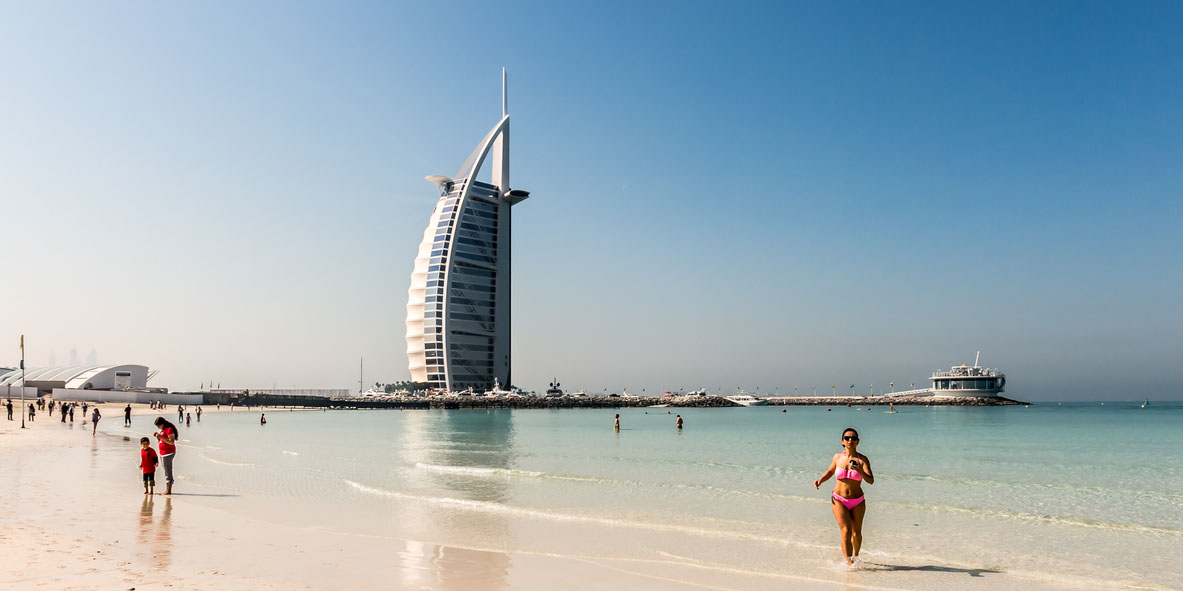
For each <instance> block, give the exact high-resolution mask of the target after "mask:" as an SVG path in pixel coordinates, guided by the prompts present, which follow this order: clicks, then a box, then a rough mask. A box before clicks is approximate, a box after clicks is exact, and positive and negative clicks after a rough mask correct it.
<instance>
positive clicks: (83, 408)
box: [82, 402, 90, 421]
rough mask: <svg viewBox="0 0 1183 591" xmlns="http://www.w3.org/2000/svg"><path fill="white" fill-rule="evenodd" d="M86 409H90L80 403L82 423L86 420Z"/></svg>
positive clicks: (85, 404)
mask: <svg viewBox="0 0 1183 591" xmlns="http://www.w3.org/2000/svg"><path fill="white" fill-rule="evenodd" d="M87 408H90V405H89V404H87V403H85V402H83V403H82V420H84V421H85V420H86V409H87Z"/></svg>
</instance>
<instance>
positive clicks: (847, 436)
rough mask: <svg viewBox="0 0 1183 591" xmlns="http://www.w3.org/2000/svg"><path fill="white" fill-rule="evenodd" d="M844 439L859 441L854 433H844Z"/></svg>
mask: <svg viewBox="0 0 1183 591" xmlns="http://www.w3.org/2000/svg"><path fill="white" fill-rule="evenodd" d="M842 441H858V437H855V436H854V435H843V436H842Z"/></svg>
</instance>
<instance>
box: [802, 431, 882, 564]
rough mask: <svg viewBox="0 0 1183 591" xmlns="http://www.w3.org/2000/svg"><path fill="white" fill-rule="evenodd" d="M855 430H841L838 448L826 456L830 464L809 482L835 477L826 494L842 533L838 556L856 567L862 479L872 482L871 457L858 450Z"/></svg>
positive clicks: (815, 484)
mask: <svg viewBox="0 0 1183 591" xmlns="http://www.w3.org/2000/svg"><path fill="white" fill-rule="evenodd" d="M858 443H859V437H858V431H855V430H854V429H846V430H845V431H843V432H842V447H843V449H842V451H840V452H838V453H836V454H834V457H832V458H830V467H829V468H827V469H826V473H825V474H822V477H821V478H818V479H817V480H814V481H813V487H814V488H821V485H822V483H823V482H825V481H827V480H829V479H830V477H831V476H833V477H835V478H836V479H837V481H836V482H835V483H834V492H832V493H830V506H831V508H832V509H833V511H834V519H835V520H836V521H837V522H838V529H839V530H841V532H842V556H843V557H844V558H846V566H847V567H849V568H858V566H859V565H860V563H861V559H860V558H859V550H861V549H862V546H863V517H865V516H866V514H867V501H866V498H865V497H864V495H863V482H864V481H866V483H867V484H875V475H874V474H872V473H871V460H870V459H869V458H867V456H865V455H863V454H861V453H858Z"/></svg>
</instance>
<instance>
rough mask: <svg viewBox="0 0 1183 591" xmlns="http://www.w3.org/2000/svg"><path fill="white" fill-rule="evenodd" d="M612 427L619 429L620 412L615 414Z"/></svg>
mask: <svg viewBox="0 0 1183 591" xmlns="http://www.w3.org/2000/svg"><path fill="white" fill-rule="evenodd" d="M614 428H615V429H616V430H617V431H619V430H620V414H617V415H616V425H615V426H614Z"/></svg>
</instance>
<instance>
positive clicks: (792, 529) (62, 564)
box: [0, 404, 1178, 591]
mask: <svg viewBox="0 0 1183 591" xmlns="http://www.w3.org/2000/svg"><path fill="white" fill-rule="evenodd" d="M123 408H124V405H122V404H105V405H102V406H101V407H100V409H101V411H102V413H103V415H104V418H103V422H102V423H100V428H99V432H98V435H97V436H95V437H92V436H91V429H90V425H89V424H84V422H83V421H82V420H81V419H80V413H76V415H75V422H74V423H73V424H72V425H71V424H70V423H68V422H67V423H66V424H63V423H61V422H60V420H59V418H58V416H57V414H56V413H55V414H54V416H52V417H51V416H49V415H48V413H47V412H44V411H42V412H39V413H38V415H37V416H38V420H36V421H35V422H30V423H27V425H28V427H29V428H28V429H23V430H22V429H20V421H19V420H14V421H7V420H0V467H2V471H0V474H2V476H0V495H2V498H3V499H4V501H3V502H4V519H5V527H4V528H3V529H2V530H0V544H2V547H3V549H4V551H3V552H2V553H0V588H4V589H54V590H55V591H56V590H61V589H141V590H143V589H165V588H170V589H215V588H216V589H221V590H235V589H248V588H250V589H258V588H263V589H324V588H332V587H346V588H353V589H526V590H532V589H555V588H562V589H605V588H625V589H649V590H659V591H664V590H690V589H719V590H745V591H746V590H764V589H767V590H772V589H784V588H793V589H807V590H808V589H818V590H823V589H824V590H829V589H948V588H958V589H969V590H975V589H983V590H985V589H998V588H1006V589H1084V588H1099V589H1109V588H1131V587H1136V588H1147V589H1170V588H1175V587H1174V585H1173V584H1172V582H1173V581H1177V580H1178V575H1177V573H1174V572H1171V571H1164V570H1161V569H1172V568H1173V567H1171V566H1170V563H1169V562H1162V564H1161V565H1159V566H1156V567H1155V569H1152V570H1151V571H1148V572H1152V573H1155V574H1154V575H1153V577H1154V578H1152V579H1150V580H1143V579H1142V578H1141V577H1140V576H1139V575H1138V574H1137V573H1136V571H1129V572H1125V571H1121V570H1115V568H1114V567H1112V566H1106V567H1104V568H1100V569H1099V570H1096V572H1095V573H1093V574H1089V572H1088V571H1087V570H1085V569H1087V568H1089V567H1088V566H1087V565H1086V564H1085V563H1083V562H1081V561H1080V560H1079V559H1076V558H1074V556H1075V555H1077V554H1082V555H1085V556H1088V553H1089V552H1093V551H1097V552H1100V551H1101V550H1100V549H1102V548H1105V547H1112V546H1111V542H1118V543H1120V544H1121V546H1120V547H1121V548H1122V551H1123V552H1131V553H1134V554H1137V555H1139V556H1142V557H1150V559H1152V560H1159V558H1155V557H1154V555H1153V554H1147V552H1153V551H1154V548H1159V549H1162V548H1171V547H1174V546H1177V541H1176V539H1177V538H1178V533H1177V531H1176V530H1175V529H1173V528H1158V529H1153V528H1150V529H1147V528H1144V527H1140V526H1138V527H1135V526H1133V525H1121V524H1120V523H1117V524H1115V525H1097V524H1092V523H1089V522H1084V521H1072V520H1067V519H1050V518H1047V517H1037V518H1034V519H1030V518H1028V517H1027V516H1024V515H1021V514H1018V513H997V512H996V513H995V516H993V517H991V516H990V514H989V513H983V514H981V515H978V514H977V513H976V512H968V511H964V510H960V509H952V510H951V509H947V508H945V507H943V506H937V505H916V504H914V503H912V504H908V503H901V502H899V501H894V502H893V501H891V495H892V494H893V493H892V491H893V490H894V489H898V488H900V487H901V486H905V485H906V483H907V482H908V481H907V480H903V481H901V480H900V478H899V477H898V476H897V477H895V482H894V483H893V482H891V480H892V478H893V476H891V475H890V473H885V474H886V475H885V476H883V478H884V479H885V483H887V484H886V487H887V488H884V487H883V485H877V486H876V487H875V488H874V489H873V490H871V491H870V492H869V493H868V494H869V495H874V498H872V499H871V500H870V501H868V502H870V503H872V505H871V506H872V511H873V513H870V514H869V515H870V517H869V522H868V523H869V525H870V528H871V530H870V531H871V536H870V538H869V540H870V542H869V546H868V547H867V548H866V549H865V550H867V552H866V553H865V556H866V558H867V565H866V568H865V569H864V570H861V571H855V572H847V571H845V570H844V569H843V568H841V567H840V566H839V565H838V552H837V548H836V544H835V542H834V538H836V533H837V532H836V528H835V527H834V525H833V522H832V517H831V516H830V515H829V511H828V507H827V506H826V505H827V503H826V496H827V493H826V491H824V490H822V491H814V490H813V487H812V486H811V485H809V479H811V478H812V477H813V470H812V469H806V470H804V471H799V470H797V469H795V468H782V467H773V468H762V467H760V466H761V464H764V465H770V464H773V463H777V462H781V463H786V462H792V461H794V460H792V457H791V456H784V455H783V454H781V455H779V456H778V457H779V459H778V460H775V461H771V460H770V461H763V462H762V461H757V460H755V459H754V458H751V457H741V456H738V455H723V456H720V458H719V461H715V462H711V463H703V460H704V459H705V458H704V456H705V454H706V453H708V452H707V450H711V449H715V448H717V446H718V445H719V441H728V440H729V439H728V437H731V436H732V435H729V434H734V433H742V432H743V431H744V430H746V426H747V425H749V424H754V423H751V422H750V421H751V420H753V419H749V418H745V417H753V418H758V419H760V420H762V421H765V423H763V424H765V425H775V424H776V423H777V422H778V421H787V420H793V415H789V414H781V413H779V411H770V412H767V413H760V412H759V411H754V412H755V413H756V414H752V413H753V411H747V410H737V411H727V410H711V409H704V410H702V411H701V414H691V415H688V417H689V420H688V427H687V429H686V430H685V432H682V431H678V432H677V433H674V432H672V431H667V429H666V428H665V426H666V425H665V423H667V422H668V421H669V418H668V417H667V416H665V415H664V413H661V414H643V413H644V412H645V411H640V410H638V411H633V412H634V414H626V415H625V417H624V419H625V421H624V425H625V428H624V429H623V430H622V431H621V432H618V433H617V432H613V431H612V430H611V429H608V428H604V429H596V430H594V431H593V432H594V433H596V435H595V437H600V438H601V439H600V440H595V439H592V440H589V439H587V438H588V437H589V435H588V434H587V433H588V432H586V431H584V432H583V433H584V434H583V435H580V436H579V437H577V438H575V439H574V440H571V441H570V443H569V444H568V447H567V448H565V449H562V448H559V447H557V446H558V443H557V442H560V441H564V440H568V439H570V433H571V431H570V429H582V428H583V427H580V425H581V424H586V421H592V422H593V423H597V424H598V422H599V418H598V417H599V415H598V414H596V412H597V411H501V412H495V413H486V412H484V411H476V412H474V411H407V412H405V413H404V412H399V411H330V412H328V413H327V414H323V415H322V411H300V412H296V411H294V410H288V409H279V408H265V409H261V410H260V409H258V408H253V409H251V410H250V411H247V410H246V409H239V408H236V409H233V410H231V409H230V407H228V406H223V407H222V408H221V409H220V410H219V409H217V408H216V407H210V408H209V409H208V410H206V411H205V412H204V413H203V418H202V420H203V422H202V423H200V424H199V423H197V420H196V417H194V420H193V425H192V427H185V426H181V427H180V429H181V439H180V442H179V446H178V448H179V451H178V460H177V478H178V480H177V484H176V487H175V491H174V492H175V494H174V495H171V496H163V495H160V494H159V493H158V494H156V495H152V496H145V495H143V494H142V487H141V485H140V481H139V472H138V468H137V464H138V460H139V456H138V444H137V442H138V440H139V438H140V437H142V436H150V435H151V432H152V430H151V421H152V418H153V416H158V415H159V416H164V417H165V418H168V419H170V420H171V419H173V418H175V416H176V412H175V406H174V407H171V408H170V410H169V411H165V412H164V413H160V412H159V411H154V410H152V409H150V408H148V407H147V405H133V413H134V417H133V426H132V427H129V428H125V427H124V426H123ZM79 410H80V409H79ZM259 412H265V413H267V416H268V418H269V419H270V421H269V424H268V425H267V426H266V428H260V426H259V425H258V424H257V417H258V414H259ZM556 412H561V413H566V414H555V413H556ZM683 412H688V411H683ZM821 412H823V413H824V410H823V411H821ZM923 412H924V414H921V411H919V410H917V411H916V415H915V416H916V417H917V420H922V419H923V418H924V417H930V416H941V415H932V414H930V413H928V411H923ZM719 413H731V414H719ZM610 416H611V415H607V414H606V415H604V418H605V419H608V418H609V417H610ZM798 416H800V418H799V419H797V420H800V421H802V423H798V425H804V424H807V423H810V422H813V421H814V420H815V419H810V418H808V416H805V415H798ZM818 416H819V417H824V418H826V419H829V418H831V417H830V416H829V415H818ZM852 416H865V417H869V416H870V415H854V414H853V411H852ZM886 416H887V415H883V414H882V413H878V414H876V415H874V418H875V419H876V420H881V421H885V420H887V419H884V418H881V417H886ZM965 416H976V415H965ZM1020 416H1021V415H1020ZM560 417H565V419H564V420H566V421H568V422H567V423H564V424H563V425H565V426H563V427H561V428H559V429H557V430H553V426H552V425H553V421H555V420H556V419H557V418H560ZM728 417H732V418H731V419H729V420H734V421H739V422H738V423H734V424H735V425H737V426H744V427H741V428H740V430H738V431H736V430H728V429H725V428H724V425H722V424H720V425H711V427H712V428H714V429H722V430H719V431H715V432H714V433H706V432H704V430H705V429H706V428H707V427H708V425H707V423H708V422H709V421H720V422H721V421H724V419H727V418H728ZM14 418H15V417H14ZM837 420H845V419H837ZM893 420H898V419H893ZM654 421H656V422H654ZM605 424H606V425H610V423H605ZM761 428H762V429H765V430H767V429H769V427H761ZM797 428H798V429H799V428H801V427H800V426H798V427H797ZM696 429H697V430H696ZM794 431H795V430H794ZM769 432H772V431H769ZM667 433H668V437H667V435H666V434H667ZM552 436H553V438H552ZM642 438H644V439H642ZM632 441H636V443H635V444H632V443H630V442H632ZM662 442H666V443H662ZM734 443H736V444H738V445H740V447H738V448H736V449H745V450H749V451H748V453H749V454H753V453H756V451H757V449H758V447H759V444H758V443H752V442H746V443H745V442H742V441H736V442H734ZM674 444H676V445H695V446H700V447H697V448H696V449H697V451H695V452H693V454H691V455H683V454H681V453H679V452H677V451H676V449H675V448H669V449H668V450H667V451H660V450H662V449H664V448H663V447H662V446H670V445H674ZM384 450H388V451H384ZM631 450H636V451H637V452H644V453H647V454H649V456H647V457H649V458H651V460H645V461H644V462H642V463H639V464H635V465H633V464H632V463H631V462H633V460H632V459H630V458H632V455H631V454H633V453H635V452H634V451H631ZM584 454H592V455H590V456H587V455H584ZM604 454H608V455H609V456H611V457H608V458H606V462H607V463H604V464H602V465H600V466H599V467H596V465H595V464H593V463H590V462H591V461H592V460H591V459H590V458H592V457H596V456H600V455H604ZM803 455H804V456H805V457H811V456H813V455H814V454H813V452H811V451H808V450H806V451H805V452H804V454H803ZM565 458H566V459H565ZM581 458H583V459H581ZM612 458H616V459H612ZM625 460H627V461H625ZM375 461H377V463H373V462H375ZM654 462H655V463H654ZM737 462H742V464H740V463H737ZM573 463H578V464H579V465H580V468H578V469H577V468H576V467H575V466H574V465H573ZM564 464H568V466H567V467H566V468H564V467H563V465H564ZM667 464H668V465H670V466H671V468H670V471H668V472H667V473H666V474H664V475H661V476H658V477H656V478H655V479H653V480H651V481H649V480H645V479H644V477H645V475H646V474H648V473H651V472H652V471H653V470H655V469H657V467H660V466H663V465H667ZM888 465H890V464H888ZM679 466H688V467H693V466H698V467H699V468H697V469H698V470H699V471H702V470H711V471H717V474H718V475H719V477H720V478H723V480H719V481H718V484H713V485H710V486H706V485H703V484H698V483H697V482H701V478H705V474H704V475H696V474H695V473H694V472H693V471H687V470H684V469H682V468H679ZM662 469H663V470H665V469H666V468H662ZM770 469H773V470H776V471H774V472H767V470H770ZM605 470H606V472H605V474H612V476H611V477H600V476H594V474H596V473H597V472H601V471H605ZM629 470H632V471H633V472H632V473H631V474H630V473H628V471H629ZM786 470H787V471H786ZM764 474H769V476H763V475H764ZM731 475H734V476H731ZM757 476H758V477H759V479H757V480H750V479H751V478H756V477H757ZM736 478H739V479H741V480H743V479H748V480H747V481H746V482H728V480H734V479H736ZM764 478H772V481H771V482H773V483H774V484H776V486H785V485H787V486H790V487H796V486H798V485H799V486H801V487H802V488H803V489H804V490H805V491H809V492H808V493H805V496H799V495H800V493H798V492H794V491H795V490H796V489H792V488H791V489H789V490H788V491H782V492H776V493H763V492H758V491H759V490H760V489H761V488H762V487H763V486H764V485H763V484H761V482H763V480H760V479H764ZM798 481H801V482H798ZM913 482H917V483H923V485H924V486H926V487H928V486H934V485H939V486H945V485H944V484H939V483H936V484H928V483H932V482H933V481H932V480H930V479H927V478H924V479H920V480H913ZM983 482H984V481H983ZM157 483H158V485H160V488H158V489H157V490H158V491H160V490H162V489H163V472H162V471H158V472H157ZM779 483H784V484H783V485H782V484H779ZM794 483H796V484H794ZM958 486H960V485H958ZM417 487H419V488H417ZM724 487H725V488H724ZM991 487H994V488H991ZM996 487H997V485H991V486H986V487H983V486H978V487H975V488H974V489H966V488H956V489H950V490H955V491H959V492H956V493H955V495H956V496H957V497H958V498H959V499H961V502H967V503H968V502H970V501H969V500H968V499H967V498H966V495H968V494H971V493H973V492H974V491H978V492H982V493H983V494H987V493H988V494H994V493H993V492H991V491H996V490H997V488H996ZM917 490H923V489H917ZM647 491H649V492H647ZM785 492H789V493H791V494H785ZM815 493H816V494H815ZM1026 494H1029V493H1024V495H1026ZM1088 494H1090V495H1092V494H1094V493H1092V492H1089V493H1088ZM814 497H817V498H814ZM869 498H871V497H870V496H869ZM982 498H983V500H982V501H981V502H987V501H986V499H990V498H998V497H997V496H994V497H982ZM707 499H709V500H707ZM641 505H649V506H648V507H642V506H641ZM1123 519H1124V517H1123ZM989 524H995V525H989ZM983 528H985V529H983ZM1143 530H1145V531H1143ZM943 532H949V533H950V535H953V536H954V538H952V539H956V540H957V543H956V544H953V545H952V546H948V545H946V546H947V547H946V546H942V540H943V539H944V536H945V535H946V534H945V533H943ZM1113 536H1122V537H1113ZM1048 539H1058V540H1071V543H1072V544H1073V546H1071V547H1063V549H1064V550H1070V549H1071V548H1075V549H1076V550H1075V551H1068V552H1060V553H1059V554H1057V553H1056V552H1057V551H1058V548H1060V547H1057V548H1050V550H1051V551H1050V552H1046V553H1044V554H1043V555H1037V554H1036V553H1033V552H1032V551H1029V550H1026V549H1027V548H1032V549H1034V548H1039V547H1042V546H1043V545H1044V544H1045V542H1046V540H1048ZM1141 544H1147V545H1146V546H1145V548H1143V547H1142V546H1140V545H1141ZM1164 544H1165V545H1164ZM958 547H962V549H960V550H958V549H957V548H958ZM1089 549H1091V550H1089ZM1082 552H1083V553H1082ZM1099 556H1103V554H1100V555H1099ZM1160 558H1161V557H1160ZM1090 560H1094V559H1090ZM1164 560H1165V559H1164ZM1160 562H1161V561H1160ZM1155 579H1157V580H1158V581H1160V582H1161V583H1166V584H1165V585H1162V584H1156V583H1155V582H1152V581H1154V580H1155Z"/></svg>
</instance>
